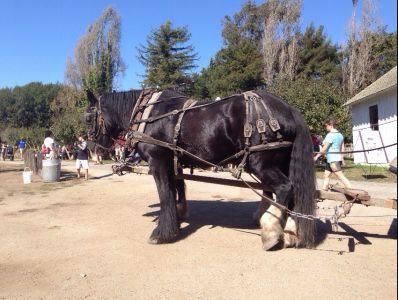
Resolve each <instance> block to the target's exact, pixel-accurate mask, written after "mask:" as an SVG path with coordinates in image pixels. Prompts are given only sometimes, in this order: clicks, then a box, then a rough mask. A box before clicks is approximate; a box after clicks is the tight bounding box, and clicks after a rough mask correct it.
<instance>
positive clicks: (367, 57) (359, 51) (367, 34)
mask: <svg viewBox="0 0 398 300" xmlns="http://www.w3.org/2000/svg"><path fill="white" fill-rule="evenodd" d="M357 3H358V0H353V14H352V17H351V26H350V36H349V40H348V43H347V46H346V47H345V49H344V60H343V65H342V67H343V87H344V90H345V91H346V92H347V94H348V95H349V96H353V95H355V94H356V93H358V92H359V91H360V90H362V89H363V88H365V87H366V86H368V85H369V84H370V83H372V82H373V81H374V78H372V76H371V74H372V70H374V69H375V68H376V67H377V60H376V59H375V57H374V56H373V55H372V48H374V45H373V43H374V39H373V38H372V36H373V35H374V32H375V29H374V27H375V26H376V23H377V22H376V18H375V6H374V3H373V0H364V1H363V11H362V16H361V24H360V26H357V24H356V8H357Z"/></svg>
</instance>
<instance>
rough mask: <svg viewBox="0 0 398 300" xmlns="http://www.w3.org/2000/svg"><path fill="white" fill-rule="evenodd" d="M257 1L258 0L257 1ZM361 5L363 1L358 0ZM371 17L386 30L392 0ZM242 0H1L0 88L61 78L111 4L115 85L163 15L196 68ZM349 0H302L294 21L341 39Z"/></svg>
mask: <svg viewBox="0 0 398 300" xmlns="http://www.w3.org/2000/svg"><path fill="white" fill-rule="evenodd" d="M256 2H257V3H261V2H262V1H256ZM359 2H360V4H361V2H362V0H359ZM377 2H378V16H379V19H380V21H381V22H382V24H384V25H387V26H388V27H387V28H388V29H387V30H388V31H389V32H392V31H395V30H396V27H397V13H396V11H397V1H396V0H378V1H377ZM243 3H244V0H199V1H198V0H196V1H191V0H163V1H162V0H145V1H142V0H141V1H136V0H114V1H109V0H95V1H94V0H92V1H82V0H80V1H77V0H59V1H54V0H36V1H31V0H0V38H1V44H0V88H3V87H14V86H17V85H24V84H27V83H29V82H32V81H41V82H43V83H55V82H60V83H62V82H63V81H64V71H65V62H66V58H67V57H68V56H70V57H73V56H74V49H75V47H76V45H77V43H78V41H79V39H80V38H81V37H82V36H83V35H84V34H85V32H86V30H87V28H88V26H89V25H90V24H92V23H93V22H94V21H96V20H97V19H98V18H99V16H100V15H101V14H102V12H103V10H104V9H105V8H106V7H107V6H109V5H112V6H113V7H114V8H115V9H116V10H117V11H118V12H119V14H120V16H121V18H122V40H121V48H122V53H121V54H122V58H123V60H124V61H125V63H126V65H127V70H126V73H125V76H124V77H123V78H120V80H119V84H118V89H120V90H127V89H131V88H139V81H140V77H139V76H138V75H139V74H143V73H144V68H143V66H142V65H141V64H140V63H139V62H138V59H137V58H136V55H137V51H136V47H137V46H138V45H140V44H144V45H145V43H146V37H147V36H148V34H149V33H150V31H151V30H152V29H156V28H158V27H159V26H160V25H161V24H162V23H164V22H165V21H166V20H170V21H172V22H173V25H174V26H185V25H186V26H188V30H189V31H190V33H191V34H192V37H191V41H190V43H191V44H192V45H193V46H194V47H195V50H196V52H197V53H198V55H199V57H200V59H199V61H198V62H197V65H198V69H197V70H196V71H200V70H201V69H202V68H203V67H207V66H208V63H209V61H210V58H211V57H212V56H214V55H215V54H216V52H217V51H218V50H219V49H220V48H221V47H222V37H221V30H222V20H223V18H224V16H226V15H233V14H234V13H236V12H238V11H239V10H240V8H241V6H242V4H243ZM351 13H352V0H304V9H303V15H302V22H301V23H302V24H301V26H302V27H303V28H305V27H306V26H307V25H308V24H310V23H311V22H313V23H314V24H315V26H319V25H324V27H325V31H326V33H327V35H328V36H329V37H330V38H331V40H332V41H333V42H334V43H339V44H341V43H344V41H345V40H346V36H347V35H346V31H347V30H346V29H347V24H348V22H349V19H350V16H351Z"/></svg>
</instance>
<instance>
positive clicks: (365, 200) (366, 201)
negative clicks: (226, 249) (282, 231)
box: [128, 166, 397, 209]
mask: <svg viewBox="0 0 398 300" xmlns="http://www.w3.org/2000/svg"><path fill="white" fill-rule="evenodd" d="M128 168H129V169H130V171H131V172H133V173H135V174H145V175H149V174H151V173H150V171H149V168H147V167H141V166H129V167H128ZM177 178H179V179H184V180H191V181H198V182H204V183H212V184H221V185H227V186H234V187H240V188H248V187H247V186H246V185H245V184H244V182H243V181H241V180H236V179H227V178H219V177H211V176H202V175H190V174H181V175H178V176H177ZM247 182H248V184H249V185H250V186H251V187H253V188H254V189H256V190H266V191H270V189H268V188H267V187H264V186H263V185H262V184H261V183H258V182H253V181H247ZM350 194H352V193H351V192H348V195H347V194H344V193H342V192H333V191H322V190H317V191H316V198H317V199H320V200H334V201H338V202H346V201H350V200H352V199H353V198H352V196H351V195H350ZM361 197H362V199H360V200H359V201H358V202H355V203H360V204H363V205H366V206H378V207H385V208H392V209H397V200H396V199H378V198H371V197H368V196H366V195H363V196H361ZM361 197H360V198H361Z"/></svg>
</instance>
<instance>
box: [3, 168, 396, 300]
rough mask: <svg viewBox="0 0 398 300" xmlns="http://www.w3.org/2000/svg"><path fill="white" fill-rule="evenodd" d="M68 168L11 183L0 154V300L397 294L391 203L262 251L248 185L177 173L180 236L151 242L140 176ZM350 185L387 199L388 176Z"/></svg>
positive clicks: (146, 185)
mask: <svg viewBox="0 0 398 300" xmlns="http://www.w3.org/2000/svg"><path fill="white" fill-rule="evenodd" d="M73 169H74V167H73V162H63V165H62V171H63V173H62V178H61V179H62V180H61V182H57V183H42V182H41V179H40V177H38V176H34V177H33V182H32V183H30V184H23V181H22V164H21V163H20V162H0V299H229V300H230V299H396V298H397V212H396V210H393V209H387V208H379V207H365V206H361V205H354V207H353V209H352V211H351V214H350V215H349V216H348V217H346V218H344V219H341V222H340V226H339V228H338V231H337V232H331V226H330V224H329V223H328V222H321V221H318V222H317V227H318V231H319V233H318V239H319V241H320V243H319V245H318V246H317V248H316V249H312V250H309V249H282V250H278V251H270V252H265V251H263V250H262V248H261V238H260V230H259V229H258V228H257V227H256V226H254V224H253V221H252V219H251V218H252V213H253V212H254V211H255V210H256V207H257V204H258V201H257V200H258V199H257V196H256V195H254V194H253V192H252V191H250V190H247V189H241V188H231V187H225V186H220V185H210V184H204V183H199V182H187V197H188V200H189V201H188V203H189V210H190V217H189V220H188V223H183V224H182V229H181V239H180V240H179V241H177V242H175V243H173V244H166V245H151V244H148V243H147V239H148V237H149V235H150V233H151V231H152V230H153V228H154V227H155V219H156V216H157V215H158V211H159V206H158V198H157V193H156V189H155V184H154V181H153V179H152V177H151V176H147V175H135V174H127V175H125V176H122V177H119V176H117V175H111V171H110V165H102V166H95V165H91V166H90V179H89V180H88V181H84V180H83V179H76V178H75V177H74V174H73V173H72V171H73ZM199 175H200V174H199ZM228 178H229V177H228ZM354 187H357V188H362V189H366V190H369V191H370V193H371V195H376V196H377V197H378V198H381V197H389V198H394V199H396V198H397V189H396V184H383V183H377V184H370V183H369V182H365V183H364V182H356V183H354ZM335 204H336V203H335V202H333V201H324V202H322V203H320V204H319V205H320V210H319V214H320V215H331V214H332V213H333V210H332V209H330V208H333V207H334V205H335Z"/></svg>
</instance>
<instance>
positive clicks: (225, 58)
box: [195, 41, 263, 99]
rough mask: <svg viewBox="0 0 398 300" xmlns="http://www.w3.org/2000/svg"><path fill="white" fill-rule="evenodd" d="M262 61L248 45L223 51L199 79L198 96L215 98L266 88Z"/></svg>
mask: <svg viewBox="0 0 398 300" xmlns="http://www.w3.org/2000/svg"><path fill="white" fill-rule="evenodd" d="M261 70H262V57H261V53H260V52H259V51H258V48H257V46H256V45H253V44H251V43H250V42H249V41H246V42H244V41H243V42H240V43H239V44H237V45H229V46H227V47H225V48H223V49H221V50H220V51H219V52H218V53H217V54H216V56H215V58H214V59H212V61H211V62H210V66H209V67H208V68H206V69H204V70H203V71H202V74H201V75H200V76H198V78H197V79H196V84H195V86H196V89H195V96H197V97H200V98H202V97H205V98H213V99H214V98H216V97H217V96H227V95H230V94H234V93H240V92H243V91H247V90H251V89H255V88H257V87H258V86H260V85H262V84H263V81H262V76H261Z"/></svg>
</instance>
